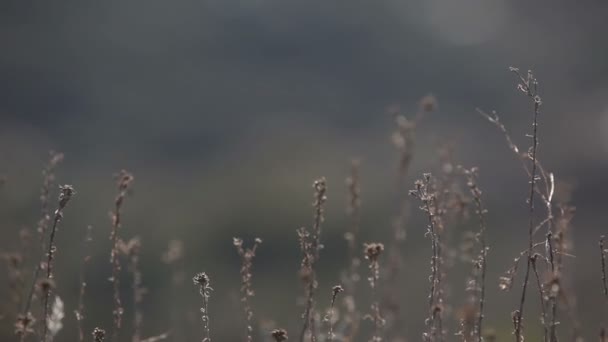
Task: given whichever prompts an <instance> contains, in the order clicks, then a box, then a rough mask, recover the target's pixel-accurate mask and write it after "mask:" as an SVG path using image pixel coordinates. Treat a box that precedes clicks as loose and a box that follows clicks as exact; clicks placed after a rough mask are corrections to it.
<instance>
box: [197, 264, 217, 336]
mask: <svg viewBox="0 0 608 342" xmlns="http://www.w3.org/2000/svg"><path fill="white" fill-rule="evenodd" d="M192 281H193V282H194V285H197V286H198V287H199V293H200V294H201V297H202V298H203V306H202V307H201V319H202V321H203V329H204V334H205V335H204V336H205V337H203V340H202V341H203V342H211V327H210V324H209V323H210V322H209V298H211V291H213V288H211V283H210V279H209V276H208V275H207V273H205V272H201V273H198V274H196V275H195V276H194V277H193V278H192Z"/></svg>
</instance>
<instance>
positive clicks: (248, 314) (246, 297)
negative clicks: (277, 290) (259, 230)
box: [233, 238, 262, 342]
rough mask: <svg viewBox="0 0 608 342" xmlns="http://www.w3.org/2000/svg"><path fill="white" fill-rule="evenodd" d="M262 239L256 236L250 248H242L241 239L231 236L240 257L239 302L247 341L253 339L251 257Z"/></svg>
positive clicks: (252, 257)
mask: <svg viewBox="0 0 608 342" xmlns="http://www.w3.org/2000/svg"><path fill="white" fill-rule="evenodd" d="M261 243H262V239H260V238H256V239H255V240H254V243H253V247H251V248H247V249H245V248H243V239H241V238H233V244H234V247H235V248H236V251H237V253H238V254H239V256H240V257H241V303H242V304H243V311H244V313H245V320H246V322H247V339H246V340H247V342H251V341H253V323H252V321H253V309H252V308H251V302H250V298H251V297H253V296H254V295H255V292H254V290H253V284H252V282H251V279H252V278H253V272H252V271H251V269H252V267H253V259H254V258H255V253H256V251H257V249H258V246H259V245H260V244H261Z"/></svg>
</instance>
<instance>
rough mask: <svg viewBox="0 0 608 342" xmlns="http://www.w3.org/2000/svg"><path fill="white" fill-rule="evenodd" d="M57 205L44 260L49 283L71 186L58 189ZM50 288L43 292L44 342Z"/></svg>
mask: <svg viewBox="0 0 608 342" xmlns="http://www.w3.org/2000/svg"><path fill="white" fill-rule="evenodd" d="M59 190H60V193H59V203H58V205H57V210H55V216H54V218H53V226H52V227H51V235H50V237H49V246H48V250H47V259H46V280H47V281H50V280H52V278H53V261H54V260H55V252H56V251H57V247H56V246H55V235H56V234H57V228H58V227H59V222H60V221H61V220H62V219H63V210H64V209H65V207H66V205H67V204H68V202H69V201H70V199H71V198H72V196H74V194H76V192H75V191H74V188H73V187H72V186H71V185H62V186H60V187H59ZM51 292H52V286H49V287H48V288H47V289H46V291H44V325H43V330H42V341H43V342H44V341H46V339H47V333H48V328H49V326H48V317H49V309H50V305H49V299H50V297H51Z"/></svg>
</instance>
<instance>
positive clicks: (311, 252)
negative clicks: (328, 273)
mask: <svg viewBox="0 0 608 342" xmlns="http://www.w3.org/2000/svg"><path fill="white" fill-rule="evenodd" d="M313 188H314V189H315V193H314V202H313V208H314V215H313V225H312V231H311V233H310V234H309V233H308V232H306V229H304V228H302V229H300V230H299V231H298V235H299V237H300V248H301V249H302V252H303V254H304V257H303V260H302V265H301V267H300V276H301V277H302V279H303V280H304V281H305V283H306V308H305V311H304V314H303V315H302V319H303V320H304V323H303V325H302V330H301V331H300V342H304V338H305V336H306V332H307V331H309V332H310V337H311V341H312V342H315V341H316V340H317V336H316V333H315V329H314V328H313V327H312V325H313V324H314V315H313V312H314V293H315V289H316V287H317V279H316V269H315V267H316V264H317V262H318V260H319V252H320V250H321V225H322V223H323V220H324V215H323V214H324V204H325V201H326V200H327V197H326V195H325V193H326V191H327V185H326V181H325V178H319V179H317V180H315V181H314V183H313Z"/></svg>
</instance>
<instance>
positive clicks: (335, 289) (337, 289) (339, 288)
mask: <svg viewBox="0 0 608 342" xmlns="http://www.w3.org/2000/svg"><path fill="white" fill-rule="evenodd" d="M332 292H333V294H334V296H336V295H338V293H340V292H344V288H343V287H342V285H336V286H334V287H333V288H332Z"/></svg>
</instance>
